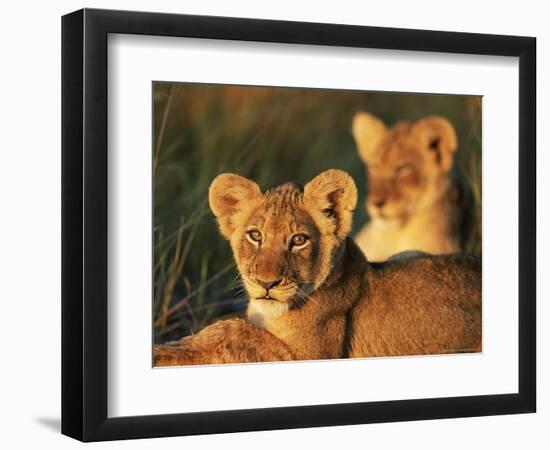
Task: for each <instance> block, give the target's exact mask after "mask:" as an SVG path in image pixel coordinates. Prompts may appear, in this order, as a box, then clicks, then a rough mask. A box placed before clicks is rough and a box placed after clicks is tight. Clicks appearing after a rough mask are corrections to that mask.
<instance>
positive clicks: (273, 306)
mask: <svg viewBox="0 0 550 450" xmlns="http://www.w3.org/2000/svg"><path fill="white" fill-rule="evenodd" d="M289 309H290V305H289V303H287V302H283V301H279V300H274V299H263V298H251V299H250V302H249V303H248V311H247V316H248V320H250V321H251V322H252V323H253V324H254V325H256V326H258V327H260V328H265V327H266V321H268V320H269V319H275V318H277V317H281V316H282V315H284V314H286V313H287V312H288V310H289Z"/></svg>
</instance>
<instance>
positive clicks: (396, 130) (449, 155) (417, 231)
mask: <svg viewBox="0 0 550 450" xmlns="http://www.w3.org/2000/svg"><path fill="white" fill-rule="evenodd" d="M352 132H353V136H354V138H355V141H356V143H357V148H358V152H359V156H360V157H361V159H362V160H363V161H364V162H365V164H366V165H367V170H368V198H367V205H366V206H367V211H368V213H369V215H370V217H371V219H370V221H369V223H367V224H366V225H365V226H364V227H363V228H362V229H361V230H360V231H359V233H358V234H357V236H356V237H355V241H356V242H357V244H358V245H359V247H360V248H361V250H363V252H364V253H365V255H366V256H367V259H368V260H369V261H384V260H386V259H388V257H390V256H391V255H394V254H396V253H399V252H402V251H406V250H418V251H422V252H427V253H431V254H441V253H452V252H456V251H459V248H458V245H457V242H456V241H455V238H454V235H455V233H454V230H453V224H452V222H453V218H452V214H453V212H454V211H453V208H452V207H451V203H450V193H451V180H450V176H449V172H450V170H451V168H452V166H453V157H454V152H455V151H456V149H457V138H456V133H455V130H454V128H453V126H452V125H451V124H450V123H449V121H448V120H447V119H444V118H443V117H440V116H430V117H425V118H423V119H421V120H418V121H417V122H414V123H409V122H398V123H397V124H396V125H394V126H393V127H392V128H387V127H386V126H385V125H384V123H383V122H382V121H381V120H380V119H378V118H376V117H374V116H373V115H371V114H368V113H366V112H359V113H357V114H356V115H355V117H354V119H353V125H352Z"/></svg>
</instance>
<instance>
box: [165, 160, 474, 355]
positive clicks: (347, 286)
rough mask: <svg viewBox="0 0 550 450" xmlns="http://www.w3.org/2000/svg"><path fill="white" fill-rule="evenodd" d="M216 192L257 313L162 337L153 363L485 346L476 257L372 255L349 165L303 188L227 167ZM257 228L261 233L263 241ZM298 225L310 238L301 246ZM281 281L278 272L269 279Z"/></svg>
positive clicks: (224, 229)
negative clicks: (377, 259) (373, 260)
mask: <svg viewBox="0 0 550 450" xmlns="http://www.w3.org/2000/svg"><path fill="white" fill-rule="evenodd" d="M209 201H210V207H211V209H212V211H213V212H214V215H215V216H216V218H217V220H218V224H219V226H220V231H221V233H222V234H223V236H224V237H225V238H226V239H228V240H229V242H230V244H231V248H232V250H233V255H234V257H235V260H236V262H237V266H238V269H239V271H240V274H241V277H242V278H243V280H244V282H245V286H246V289H247V292H248V294H249V300H250V303H249V308H248V314H247V316H248V320H242V319H232V320H220V321H218V322H215V323H214V324H212V325H210V326H208V327H206V328H204V329H203V330H202V331H200V332H199V333H198V334H196V335H193V336H189V337H186V338H184V339H183V340H181V341H179V342H178V343H176V344H175V345H173V346H169V347H166V346H158V347H156V348H155V365H184V364H210V363H240V362H258V361H286V360H296V359H300V360H304V359H326V358H346V357H366V356H389V355H393V356H397V355H419V354H440V353H456V352H476V351H480V349H481V266H480V261H479V259H476V258H473V257H465V256H461V255H447V256H439V257H435V256H421V257H418V258H415V257H407V258H401V259H400V260H396V261H392V262H387V263H385V264H369V263H368V262H367V261H366V259H365V256H364V255H363V253H362V252H361V251H360V250H359V248H358V247H357V246H356V245H355V243H354V242H353V240H352V239H351V238H349V237H347V235H348V233H349V232H350V228H351V222H352V211H353V208H354V207H355V204H356V201H357V191H356V188H355V184H354V182H353V180H352V179H351V178H350V177H349V176H348V175H347V174H346V173H344V172H341V171H337V170H331V171H327V172H324V173H322V174H320V175H319V176H317V177H316V178H314V179H313V180H312V181H311V182H309V183H308V184H306V185H305V187H304V189H303V191H302V189H301V188H300V187H299V186H297V185H295V184H283V185H281V186H279V187H277V188H275V189H272V190H269V191H266V192H262V191H261V190H260V188H259V186H258V185H257V184H256V183H254V182H253V181H251V180H248V179H246V178H243V177H240V176H238V175H234V174H222V175H220V176H218V177H217V178H216V179H215V180H214V181H213V183H212V185H211V187H210V193H209ZM250 230H258V231H260V232H261V238H262V242H261V243H256V241H255V239H256V238H258V237H259V236H260V233H254V239H249V237H250V236H248V235H247V233H248V232H250ZM295 233H303V234H306V235H307V236H309V240H308V244H307V245H304V246H303V247H302V246H301V248H298V249H296V248H294V249H293V248H292V246H291V245H289V242H290V239H291V237H292V236H293V235H294V234H295ZM260 280H261V281H263V282H264V284H263V285H262V284H261V283H260ZM273 280H280V281H279V282H278V284H275V285H273V287H269V289H267V288H266V287H265V286H267V285H269V284H266V283H265V282H266V281H273ZM266 291H269V298H267V295H266V294H267V292H266ZM271 297H273V298H271Z"/></svg>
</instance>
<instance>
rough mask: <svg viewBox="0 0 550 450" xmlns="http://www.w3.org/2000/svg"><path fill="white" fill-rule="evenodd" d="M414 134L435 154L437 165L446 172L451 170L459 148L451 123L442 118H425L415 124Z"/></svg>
mask: <svg viewBox="0 0 550 450" xmlns="http://www.w3.org/2000/svg"><path fill="white" fill-rule="evenodd" d="M413 132H414V133H416V134H417V136H419V137H420V139H421V141H422V143H423V145H425V146H426V147H427V148H428V150H429V151H430V152H433V154H434V157H435V161H436V163H437V164H439V165H440V166H441V167H442V169H443V170H445V171H446V172H448V171H449V170H451V168H452V167H453V157H454V152H455V151H456V149H457V148H458V139H457V137H456V131H455V129H454V127H453V126H452V125H451V122H449V121H448V120H447V119H445V118H444V117H441V116H428V117H424V118H423V119H420V120H419V121H417V122H415V123H414V125H413Z"/></svg>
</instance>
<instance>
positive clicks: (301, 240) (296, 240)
mask: <svg viewBox="0 0 550 450" xmlns="http://www.w3.org/2000/svg"><path fill="white" fill-rule="evenodd" d="M292 241H293V242H294V244H296V245H302V244H303V243H304V242H305V241H306V237H305V236H304V235H303V234H298V235H296V236H294V238H293V239H292Z"/></svg>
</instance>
